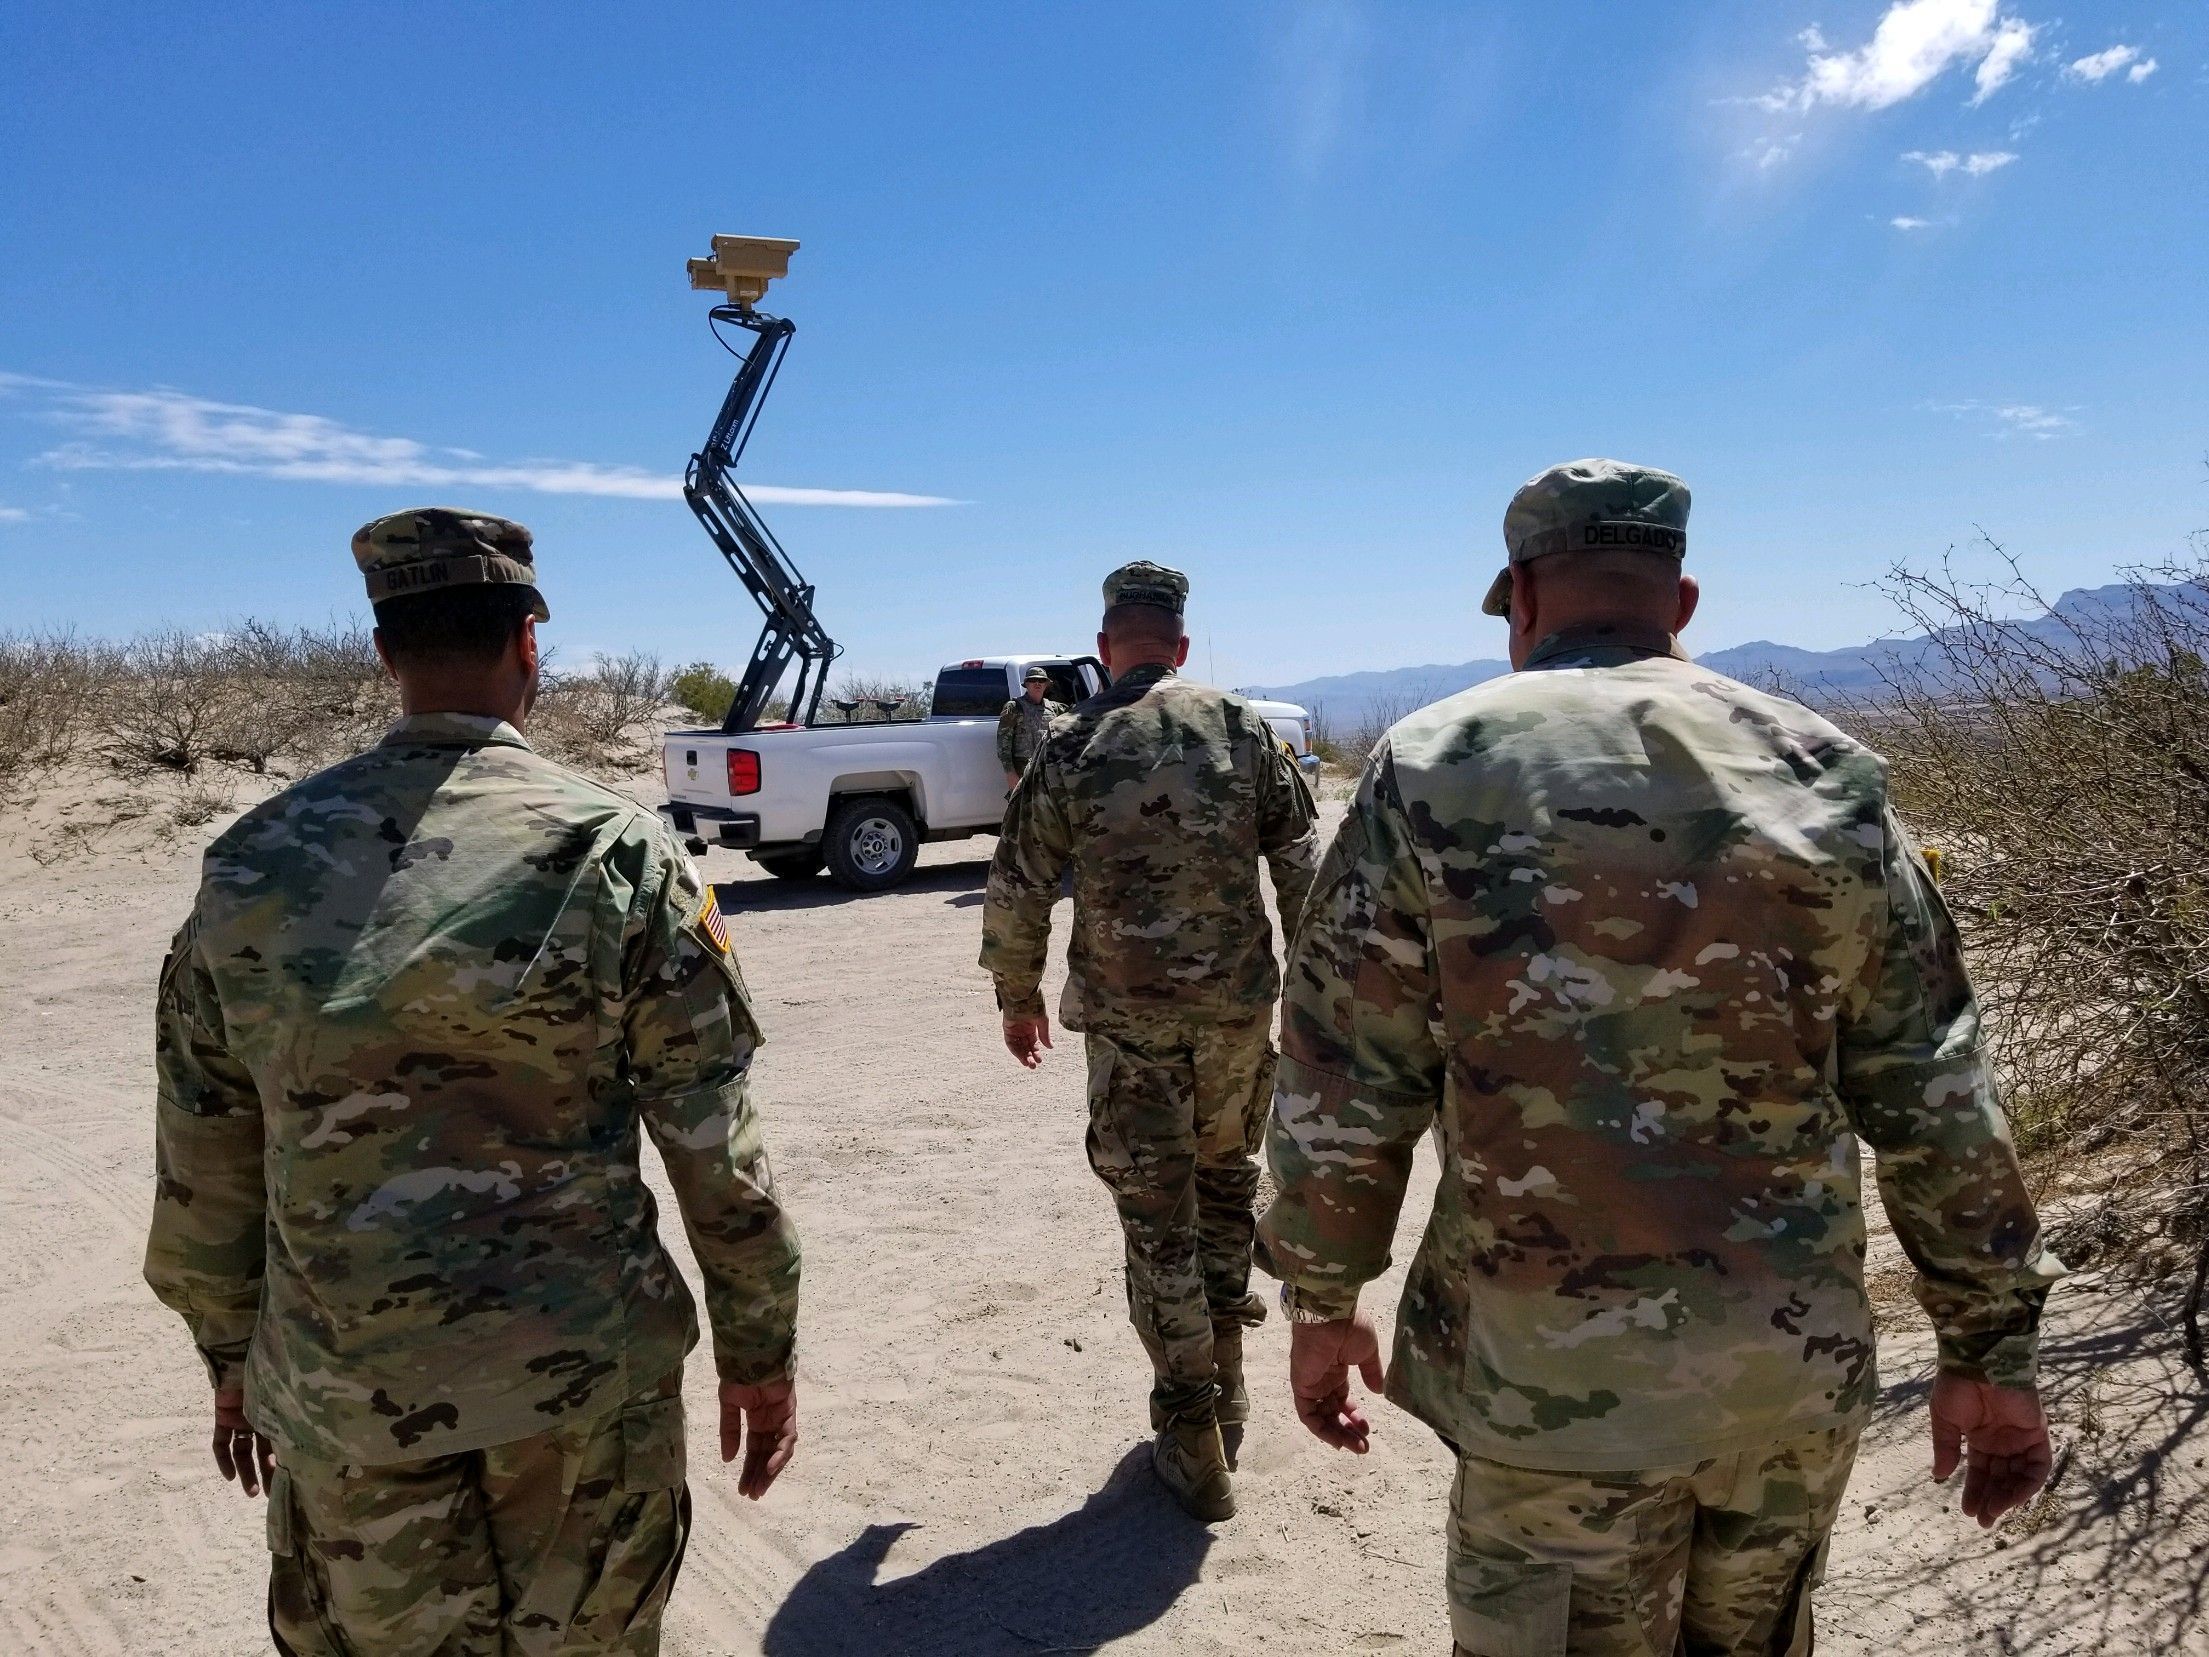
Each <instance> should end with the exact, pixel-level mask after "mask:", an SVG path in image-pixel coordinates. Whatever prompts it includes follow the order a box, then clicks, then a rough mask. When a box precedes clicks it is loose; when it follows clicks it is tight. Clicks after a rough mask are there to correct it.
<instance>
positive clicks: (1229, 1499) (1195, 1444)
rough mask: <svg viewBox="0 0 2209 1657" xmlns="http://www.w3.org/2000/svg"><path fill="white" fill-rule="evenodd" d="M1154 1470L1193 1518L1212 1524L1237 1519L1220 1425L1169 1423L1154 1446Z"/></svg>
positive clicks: (1232, 1481) (1196, 1422) (1199, 1422)
mask: <svg viewBox="0 0 2209 1657" xmlns="http://www.w3.org/2000/svg"><path fill="white" fill-rule="evenodd" d="M1151 1470H1152V1471H1153V1472H1155V1473H1156V1474H1157V1475H1158V1482H1159V1483H1160V1484H1162V1485H1164V1486H1165V1487H1166V1488H1167V1490H1168V1491H1170V1492H1171V1493H1172V1495H1173V1499H1174V1500H1175V1501H1177V1502H1179V1503H1180V1504H1181V1507H1182V1511H1183V1512H1185V1513H1187V1514H1188V1515H1189V1517H1190V1518H1192V1519H1201V1520H1203V1521H1204V1522H1205V1523H1206V1524H1212V1523H1214V1522H1215V1521H1217V1520H1220V1519H1232V1518H1234V1517H1235V1484H1234V1480H1233V1479H1232V1478H1231V1477H1230V1476H1229V1474H1228V1471H1227V1450H1226V1447H1225V1446H1224V1445H1222V1444H1221V1442H1220V1429H1219V1423H1218V1422H1216V1421H1211V1420H1203V1419H1199V1420H1188V1419H1183V1420H1180V1421H1173V1422H1169V1423H1167V1425H1166V1426H1164V1427H1163V1428H1161V1429H1160V1430H1159V1434H1158V1438H1157V1440H1156V1441H1155V1442H1154V1443H1153V1444H1152V1445H1151Z"/></svg>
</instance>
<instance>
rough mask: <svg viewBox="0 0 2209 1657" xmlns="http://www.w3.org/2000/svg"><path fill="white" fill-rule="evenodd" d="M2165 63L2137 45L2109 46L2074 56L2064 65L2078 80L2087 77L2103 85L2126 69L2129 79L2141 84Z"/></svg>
mask: <svg viewBox="0 0 2209 1657" xmlns="http://www.w3.org/2000/svg"><path fill="white" fill-rule="evenodd" d="M2159 67H2161V66H2160V65H2159V64H2158V63H2157V62H2156V61H2155V59H2153V58H2144V57H2142V56H2141V55H2140V48H2139V47H2137V46H2107V47H2104V48H2103V49H2102V50H2101V51H2099V52H2089V53H2088V54H2087V55H2086V56H2085V57H2083V58H2073V59H2072V60H2071V62H2070V63H2068V64H2067V65H2065V66H2064V71H2063V72H2064V74H2065V75H2066V76H2068V77H2069V78H2070V79H2072V80H2075V81H2085V82H2086V83H2087V84H2088V85H2090V86H2099V85H2100V84H2101V83H2102V82H2103V81H2106V80H2108V79H2109V77H2110V76H2112V75H2114V74H2116V73H2117V71H2118V70H2120V69H2122V70H2123V71H2124V72H2125V79H2126V80H2128V81H2130V82H2131V83H2132V84H2133V85H2135V86H2138V85H2139V84H2140V83H2141V82H2142V81H2144V80H2146V79H2147V78H2148V77H2149V76H2150V75H2152V74H2154V73H2155V72H2156V70H2157V69H2158V68H2159Z"/></svg>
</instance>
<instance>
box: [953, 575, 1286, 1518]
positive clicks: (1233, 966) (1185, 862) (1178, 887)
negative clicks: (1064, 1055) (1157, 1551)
mask: <svg viewBox="0 0 2209 1657" xmlns="http://www.w3.org/2000/svg"><path fill="white" fill-rule="evenodd" d="M1188 591H1189V583H1188V579H1187V578H1186V577H1185V576H1183V575H1182V574H1181V573H1180V572H1179V571H1178V570H1169V569H1164V568H1161V567H1160V566H1159V565H1156V564H1151V563H1134V564H1129V565H1126V566H1124V567H1123V568H1121V569H1117V570H1115V571H1113V572H1112V574H1111V575H1110V576H1108V577H1107V578H1106V580H1105V584H1104V600H1105V613H1104V625H1103V630H1102V632H1101V633H1100V634H1099V635H1098V639H1097V649H1098V655H1099V656H1100V658H1101V659H1102V660H1103V662H1104V665H1105V667H1106V669H1107V671H1109V672H1110V673H1111V674H1112V684H1111V686H1110V687H1109V688H1108V689H1106V690H1104V691H1102V692H1100V693H1099V694H1097V695H1096V696H1093V697H1091V698H1089V699H1088V700H1087V701H1085V702H1083V703H1082V704H1081V705H1080V706H1079V707H1078V708H1076V709H1075V710H1074V711H1073V712H1072V713H1071V714H1070V715H1068V716H1067V717H1066V718H1064V719H1061V720H1059V721H1057V722H1056V723H1055V724H1054V725H1052V727H1051V729H1050V731H1049V734H1048V735H1047V736H1046V738H1045V740H1044V744H1043V747H1042V750H1041V752H1040V753H1038V754H1037V755H1036V757H1035V760H1034V762H1033V764H1031V765H1030V767H1029V769H1028V771H1027V773H1026V775H1025V776H1024V777H1023V778H1022V779H1021V784H1020V786H1019V787H1018V788H1017V789H1016V790H1014V792H1013V797H1012V801H1011V804H1010V805H1009V806H1008V807H1007V810H1006V813H1005V823H1004V827H1003V829H1002V831H1001V837H1000V838H999V840H998V843H997V855H996V858H995V860H994V861H993V862H992V864H991V866H990V878H989V891H988V897H987V900H986V907H985V908H984V910H983V923H982V965H983V967H984V968H986V969H987V970H988V971H989V972H990V974H991V975H992V976H993V977H994V979H995V980H996V985H997V1004H998V1006H999V1008H1000V1009H1001V1010H1002V1012H1003V1018H1004V1039H1005V1045H1006V1047H1007V1048H1009V1049H1010V1050H1011V1052H1012V1054H1013V1056H1014V1057H1015V1058H1017V1059H1018V1060H1019V1061H1020V1062H1021V1063H1022V1064H1024V1065H1027V1066H1029V1067H1030V1068H1033V1067H1035V1066H1036V1065H1038V1064H1040V1063H1041V1062H1042V1050H1043V1049H1044V1048H1046V1047H1049V1046H1050V1045H1051V1021H1050V1019H1049V1017H1048V1015H1046V1013H1045V1012H1044V1009H1043V999H1042V995H1041V992H1040V989H1039V986H1040V984H1041V982H1042V978H1043V963H1044V955H1045V952H1046V948H1047V945H1048V943H1049V941H1050V931H1051V906H1052V905H1053V904H1054V903H1055V902H1056V901H1057V900H1058V895H1059V882H1060V879H1061V877H1062V876H1063V875H1064V874H1065V872H1066V870H1067V868H1068V867H1069V866H1071V867H1072V869H1073V871H1074V921H1073V929H1072V934H1071V941H1070V942H1069V944H1068V946H1067V967H1068V979H1067V986H1066V998H1065V1002H1064V1005H1063V1013H1064V1017H1065V1022H1066V1024H1067V1026H1068V1027H1069V1028H1070V1029H1076V1030H1080V1031H1083V1032H1084V1033H1085V1035H1086V1036H1087V1038H1088V1043H1087V1044H1088V1060H1089V1112H1090V1117H1089V1136H1088V1150H1089V1165H1090V1167H1091V1168H1092V1169H1093V1170H1094V1171H1095V1172H1096V1174H1097V1177H1098V1178H1099V1179H1101V1180H1102V1181H1104V1183H1105V1184H1106V1186H1108V1187H1109V1188H1110V1189H1111V1191H1112V1195H1113V1201H1114V1203H1115V1205H1116V1206H1117V1207H1118V1209H1119V1215H1120V1225H1121V1230H1122V1231H1123V1233H1124V1234H1125V1237H1126V1241H1127V1297H1128V1316H1129V1319H1130V1320H1131V1321H1132V1322H1133V1323H1134V1325H1135V1329H1136V1333H1137V1335H1138V1337H1139V1338H1140V1339H1141V1341H1142V1343H1143V1347H1144V1350H1145V1351H1146V1352H1148V1353H1149V1355H1150V1358H1151V1363H1152V1368H1153V1373H1154V1379H1153V1386H1152V1389H1151V1426H1152V1429H1153V1431H1154V1432H1155V1433H1156V1434H1157V1437H1156V1440H1155V1443H1154V1445H1153V1450H1152V1465H1153V1467H1154V1468H1155V1469H1156V1470H1157V1472H1158V1476H1159V1478H1160V1479H1161V1480H1162V1481H1163V1482H1164V1484H1165V1485H1166V1487H1167V1489H1168V1490H1170V1491H1171V1492H1172V1493H1173V1495H1174V1497H1175V1499H1176V1500H1177V1501H1179V1502H1180V1503H1181V1504H1182V1506H1183V1507H1184V1508H1185V1509H1187V1510H1188V1511H1189V1512H1190V1513H1192V1514H1194V1515H1195V1516H1197V1517H1198V1518H1200V1519H1205V1520H1214V1519H1225V1518H1228V1517H1230V1516H1231V1515H1232V1514H1233V1513H1234V1511H1235V1501H1234V1489H1233V1482H1232V1479H1231V1478H1230V1467H1231V1461H1230V1452H1231V1447H1230V1444H1229V1442H1228V1440H1229V1437H1239V1435H1240V1429H1241V1426H1242V1423H1243V1422H1245V1421H1246V1420H1248V1418H1249V1413H1250V1400H1249V1393H1248V1391H1247V1389H1246V1388H1245V1386H1244V1383H1243V1366H1242V1339H1243V1330H1244V1328H1245V1327H1246V1326H1248V1325H1251V1324H1255V1323H1257V1322H1258V1321H1259V1320H1260V1319H1261V1318H1262V1317H1263V1316H1264V1315H1265V1311H1264V1306H1263V1303H1262V1302H1260V1301H1259V1300H1258V1299H1257V1298H1256V1297H1255V1296H1253V1295H1252V1294H1251V1293H1250V1251H1251V1237H1252V1229H1253V1215H1252V1207H1253V1203H1254V1201H1255V1198H1256V1195H1257V1188H1258V1166H1257V1161H1256V1153H1257V1150H1258V1146H1259V1143H1260V1136H1261V1134H1262V1131H1263V1127H1264V1120H1265V1113H1266V1106H1267V1102H1268V1100H1269V1099H1270V1097H1271V1094H1272V1088H1273V1041H1272V1036H1273V1003H1274V997H1275V995H1276V994H1277V993H1278V991H1279V988H1280V972H1279V969H1278V967H1277V966H1276V965H1275V962H1274V955H1273V929H1272V927H1271V925H1270V924H1269V923H1268V921H1267V919H1266V911H1265V899H1264V895H1263V893H1262V891H1261V889H1260V885H1259V878H1258V865H1259V863H1260V862H1261V861H1263V862H1264V863H1265V864H1266V865H1267V866H1268V867H1269V868H1270V869H1271V871H1272V875H1273V890H1274V897H1275V900H1276V902H1277V903H1278V905H1279V907H1280V911H1281V923H1282V925H1283V926H1284V927H1285V928H1286V929H1287V930H1288V931H1289V932H1291V933H1292V934H1293V933H1294V931H1295V929H1296V922H1297V916H1298V914H1299V912H1300V911H1301V910H1302V908H1303V904H1304V893H1305V890H1306V888H1307V887H1308V886H1309V885H1310V884H1311V876H1312V865H1313V861H1314V858H1315V856H1316V851H1317V848H1316V842H1315V837H1314V833H1313V827H1312V804H1311V794H1310V792H1309V791H1308V790H1307V789H1306V788H1305V787H1304V784H1303V780H1302V779H1301V778H1300V777H1298V775H1297V774H1296V765H1295V762H1294V761H1293V760H1291V759H1290V758H1289V757H1288V755H1286V754H1285V753H1283V752H1282V749H1281V744H1280V743H1279V742H1278V741H1277V740H1276V739H1275V737H1274V735H1273V733H1272V731H1271V730H1270V729H1268V727H1267V725H1266V722H1265V720H1264V719H1263V718H1261V717H1260V716H1259V714H1258V712H1257V711H1256V710H1255V709H1254V708H1252V707H1251V706H1250V704H1249V703H1248V702H1246V701H1244V700H1243V699H1242V698H1241V697H1239V696H1234V695H1231V694H1229V693H1227V692H1225V691H1219V690H1213V689H1211V688H1210V687H1208V686H1204V685H1195V684H1191V683H1189V682H1188V681H1186V680H1184V679H1182V678H1180V677H1179V676H1178V675H1177V674H1176V672H1175V669H1176V668H1178V667H1179V666H1180V665H1181V663H1182V662H1183V661H1185V660H1186V659H1187V658H1188V654H1189V640H1188V637H1187V635H1186V634H1185V632H1184V631H1183V628H1182V608H1183V604H1184V602H1185V600H1186V599H1187V596H1188ZM1223 1428H1225V1429H1227V1430H1228V1432H1227V1434H1226V1435H1225V1436H1223V1433H1222V1429H1223Z"/></svg>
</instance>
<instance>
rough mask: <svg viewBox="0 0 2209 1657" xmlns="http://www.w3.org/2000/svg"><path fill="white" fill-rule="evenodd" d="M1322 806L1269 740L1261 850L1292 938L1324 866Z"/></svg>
mask: <svg viewBox="0 0 2209 1657" xmlns="http://www.w3.org/2000/svg"><path fill="white" fill-rule="evenodd" d="M1318 815H1319V810H1318V805H1317V803H1316V802H1315V801H1314V800H1313V799H1312V791H1311V788H1310V786H1309V785H1308V784H1306V782H1305V781H1304V777H1303V773H1301V772H1300V771H1298V770H1297V768H1296V761H1295V760H1294V759H1293V758H1292V757H1291V756H1290V755H1289V754H1288V752H1287V751H1286V750H1285V749H1283V748H1282V746H1281V745H1280V744H1279V743H1278V742H1268V743H1267V744H1266V758H1265V759H1264V760H1261V761H1260V763H1259V770H1258V849H1259V851H1261V852H1263V853H1264V854H1265V859H1266V867H1267V868H1268V869H1270V870H1272V872H1273V901H1274V904H1275V906H1276V907H1277V908H1279V909H1280V911H1281V931H1282V934H1283V935H1284V936H1285V937H1287V938H1289V939H1291V940H1293V939H1294V938H1295V937H1296V931H1297V927H1298V926H1299V924H1301V922H1302V921H1303V918H1304V904H1305V900H1306V899H1307V898H1308V897H1309V896H1310V895H1311V889H1312V876H1313V874H1314V873H1315V872H1316V871H1317V869H1318V867H1319V826H1318Z"/></svg>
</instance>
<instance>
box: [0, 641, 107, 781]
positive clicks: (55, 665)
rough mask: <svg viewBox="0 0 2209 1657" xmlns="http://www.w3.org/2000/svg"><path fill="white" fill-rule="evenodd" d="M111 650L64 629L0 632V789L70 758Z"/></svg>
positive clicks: (104, 671)
mask: <svg viewBox="0 0 2209 1657" xmlns="http://www.w3.org/2000/svg"><path fill="white" fill-rule="evenodd" d="M110 654H111V652H109V651H108V650H107V649H106V648H105V647H104V646H100V645H86V644H80V643H78V642H77V640H76V639H74V638H73V637H71V636H70V635H68V634H66V633H45V634H34V635H24V636H13V635H11V636H5V637H0V789H6V788H8V787H10V786H11V785H13V784H14V783H16V782H18V781H20V780H22V779H24V778H26V777H28V776H31V775H32V774H34V773H36V772H39V771H43V770H46V769H48V768H50V767H52V766H55V765H59V764H60V763H61V762H62V761H63V760H65V759H67V758H68V757H69V755H70V752H71V749H72V747H73V746H74V744H75V742H76V739H77V737H78V735H79V734H80V733H81V732H82V731H83V729H84V727H85V724H86V720H87V711H88V709H89V708H90V706H91V702H92V691H93V686H94V685H95V684H96V683H97V682H98V681H99V680H100V679H101V678H102V677H103V676H104V675H105V673H106V671H107V668H106V661H107V658H108V656H109V655H110Z"/></svg>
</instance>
